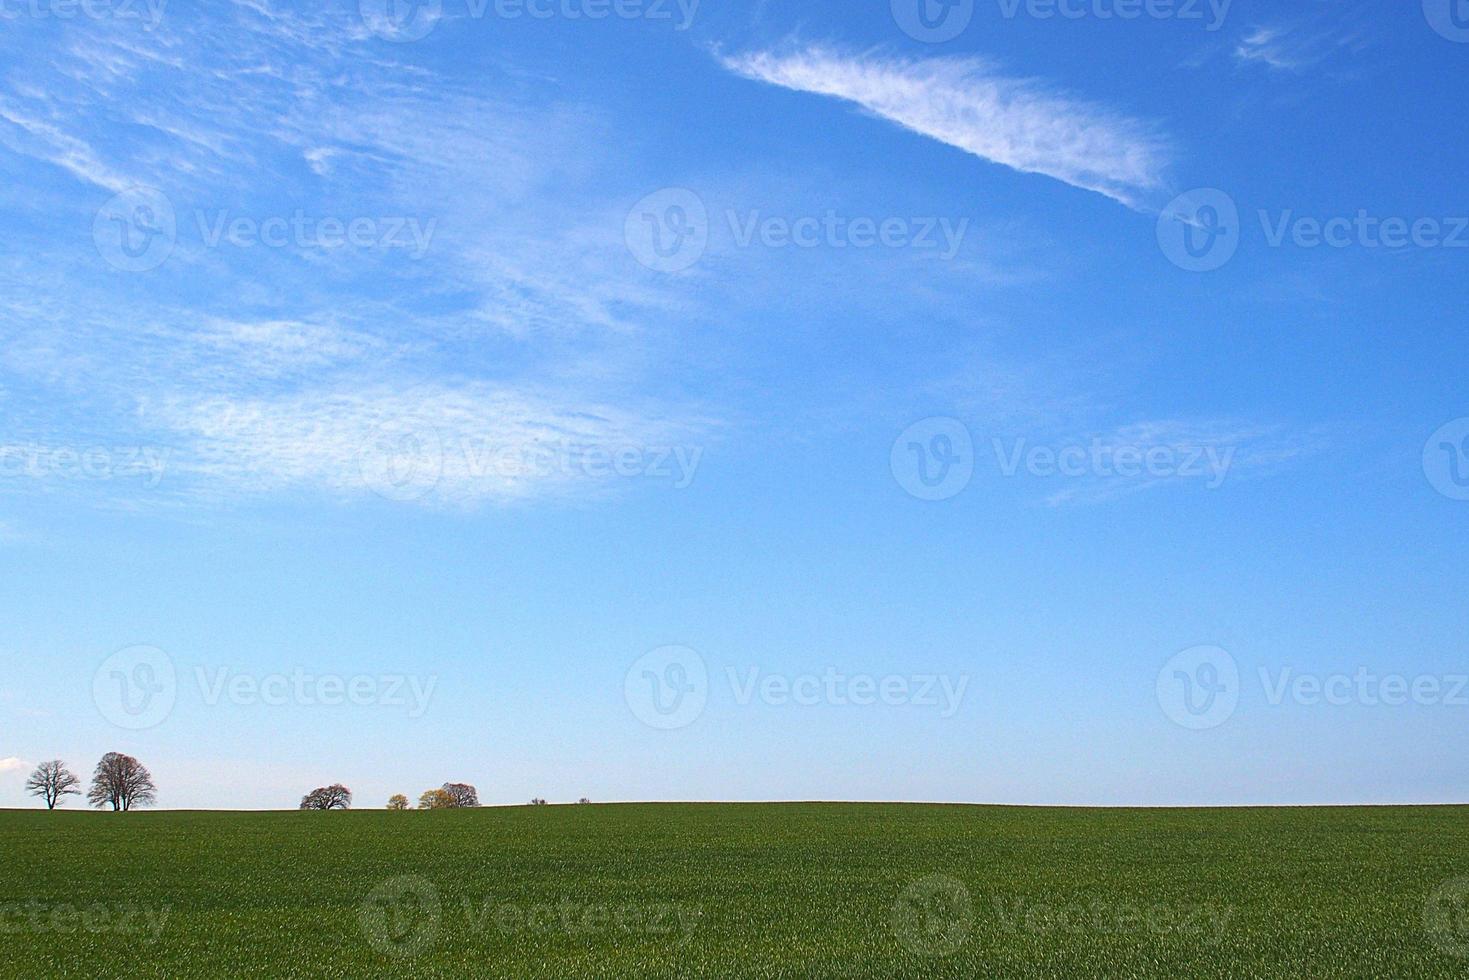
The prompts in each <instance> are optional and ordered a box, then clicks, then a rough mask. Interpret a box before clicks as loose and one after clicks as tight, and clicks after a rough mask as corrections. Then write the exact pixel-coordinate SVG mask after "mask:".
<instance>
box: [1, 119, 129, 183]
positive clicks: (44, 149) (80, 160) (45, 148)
mask: <svg viewBox="0 0 1469 980" xmlns="http://www.w3.org/2000/svg"><path fill="white" fill-rule="evenodd" d="M0 120H3V121H4V122H6V123H9V124H10V125H9V126H8V127H4V126H0V142H3V143H4V144H5V145H7V146H9V147H10V148H11V149H12V150H14V151H15V152H17V153H23V154H26V155H27V156H32V157H36V158H38V159H41V160H46V161H48V162H50V163H53V164H55V165H56V166H58V167H61V168H62V169H64V170H67V171H69V172H70V173H71V174H72V175H73V176H75V177H77V178H79V179H80V180H84V181H86V182H87V183H90V184H95V185H97V186H98V187H101V188H103V189H105V190H109V191H112V192H114V193H121V192H122V191H124V190H126V189H127V188H128V187H129V186H131V183H132V182H131V181H129V180H128V179H127V178H126V177H123V176H122V175H121V174H119V173H117V172H116V171H115V170H113V169H112V168H111V167H109V166H107V165H106V164H104V163H103V162H102V161H101V160H100V159H99V158H98V156H97V153H96V151H94V150H93V149H92V147H91V146H90V145H89V144H87V143H86V142H85V141H84V140H82V139H80V138H78V137H75V136H72V135H69V134H68V133H65V132H63V131H62V130H61V129H59V128H58V127H56V126H53V125H51V124H50V123H49V122H46V121H45V120H44V119H37V118H35V117H33V116H30V115H27V114H26V113H24V112H22V111H21V110H19V109H17V108H16V107H14V106H11V105H8V104H6V103H5V102H4V101H3V100H0Z"/></svg>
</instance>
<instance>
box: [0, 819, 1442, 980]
mask: <svg viewBox="0 0 1469 980" xmlns="http://www.w3.org/2000/svg"><path fill="white" fill-rule="evenodd" d="M0 855H3V865H0V867H3V871H0V972H3V975H5V976H15V977H38V976H58V975H59V976H77V977H82V976H105V977H124V976H127V977H179V976H200V977H202V976H232V975H246V974H273V975H278V976H338V977H362V976H383V975H402V976H410V975H412V976H517V977H524V976H568V975H578V976H667V977H672V976H688V975H703V976H758V977H776V976H812V975H824V976H837V975H842V976H874V977H881V976H911V977H945V976H976V975H978V976H1001V977H1026V976H1047V977H1073V976H1096V975H1105V976H1158V977H1178V976H1225V975H1228V976H1291V977H1297V976H1312V977H1326V976H1360V977H1381V976H1442V977H1449V976H1457V977H1463V976H1466V975H1469V928H1466V926H1469V919H1466V917H1465V914H1464V910H1465V909H1469V901H1466V900H1460V899H1461V898H1462V896H1465V895H1469V882H1466V883H1464V885H1463V888H1462V889H1460V888H1459V887H1458V886H1455V885H1454V884H1453V883H1454V882H1455V880H1456V879H1458V878H1460V877H1462V876H1469V808H1458V807H1435V808H1430V807H1423V808H1375V809H1374V808H1349V809H1276V810H1263V809H1256V810H1061V809H1020V808H1009V807H965V806H920V805H886V804H883V805H856V804H789V805H723V804H706V805H682V804H679V805H636V806H567V807H524V808H510V809H488V808H487V809H481V810H459V811H452V810H451V811H439V812H408V813H387V812H382V811H360V810H359V811H356V812H347V813H130V814H112V813H79V812H57V813H46V812H42V811H13V810H12V811H0Z"/></svg>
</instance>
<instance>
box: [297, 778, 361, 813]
mask: <svg viewBox="0 0 1469 980" xmlns="http://www.w3.org/2000/svg"><path fill="white" fill-rule="evenodd" d="M351 808H352V791H351V790H350V789H348V788H347V787H345V786H343V785H342V784H341V783H332V784H331V785H330V786H318V787H317V788H316V789H314V790H312V791H311V792H309V793H307V794H306V795H305V796H303V797H301V809H303V810H349V809H351Z"/></svg>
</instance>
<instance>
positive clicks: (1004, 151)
mask: <svg viewBox="0 0 1469 980" xmlns="http://www.w3.org/2000/svg"><path fill="white" fill-rule="evenodd" d="M720 61H721V63H722V64H723V65H724V66H725V67H726V68H728V69H729V70H730V71H733V72H736V73H738V74H740V75H743V76H745V77H746V78H750V79H754V80H757V81H761V82H766V83H768V84H771V85H778V86H780V87H782V88H788V89H792V90H794V91H798V92H809V93H812V94H814V95H825V96H830V97H832V98H837V99H842V100H844V101H847V102H851V103H854V104H856V105H859V106H861V107H862V108H864V109H866V110H867V111H869V112H871V113H873V114H874V115H877V116H878V117H880V118H882V119H886V120H888V121H889V122H893V123H896V124H898V125H899V126H903V127H904V128H906V129H910V130H912V131H913V132H916V133H920V134H922V135H924V136H927V137H929V138H931V139H935V140H938V141H939V142H942V143H946V144H948V145H950V146H953V147H956V148H958V149H961V150H964V151H965V152H967V153H972V154H973V155H975V156H977V157H980V158H981V159H984V160H988V161H990V162H992V163H998V164H1000V165H1002V166H1006V167H1009V168H1011V169H1012V170H1018V171H1021V172H1023V173H1035V174H1044V175H1045V176H1048V177H1052V178H1055V179H1056V180H1060V181H1063V182H1065V183H1067V184H1070V185H1072V186H1073V187H1079V188H1082V189H1084V190H1090V191H1096V192H1097V193H1099V194H1105V195H1106V196H1107V197H1110V198H1113V199H1114V200H1117V201H1120V202H1121V203H1123V204H1126V205H1128V206H1129V207H1136V206H1138V203H1139V199H1140V198H1141V196H1142V195H1143V194H1145V193H1146V192H1148V191H1152V190H1155V189H1157V188H1159V187H1161V186H1162V185H1163V183H1164V173H1165V171H1166V169H1167V166H1168V164H1169V161H1170V157H1171V151H1170V149H1169V144H1168V141H1167V140H1166V139H1165V138H1163V137H1162V136H1161V135H1159V133H1158V132H1157V131H1156V130H1155V128H1154V127H1153V126H1151V125H1149V124H1148V123H1146V122H1143V121H1141V120H1138V119H1133V118H1131V117H1128V116H1126V115H1123V114H1121V113H1118V112H1115V111H1113V110H1110V109H1108V108H1105V107H1103V106H1100V105H1097V104H1094V103H1091V102H1086V101H1083V100H1080V99H1076V98H1073V97H1071V96H1069V95H1066V94H1063V93H1060V92H1056V91H1052V90H1050V89H1048V88H1047V87H1046V86H1044V85H1042V84H1040V83H1038V82H1036V81H1033V80H1028V79H1021V78H1012V77H1009V76H1006V75H1004V74H1001V73H1000V72H999V71H997V70H996V69H995V68H994V67H993V66H992V65H990V64H989V63H987V62H984V61H981V60H977V59H970V58H936V59H926V60H911V59H905V58H900V57H889V56H879V55H861V54H845V53H841V52H838V51H835V50H833V49H829V48H824V47H808V48H804V49H800V50H796V51H793V52H790V53H777V52H773V51H762V52H756V53H753V54H742V55H735V56H723V57H721V58H720Z"/></svg>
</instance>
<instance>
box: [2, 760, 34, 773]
mask: <svg viewBox="0 0 1469 980" xmlns="http://www.w3.org/2000/svg"><path fill="white" fill-rule="evenodd" d="M30 766H31V764H30V763H29V762H26V761H24V760H22V759H19V758H17V757H16V756H13V755H12V756H6V757H5V758H4V759H0V776H3V775H5V774H6V773H11V772H25V771H26V770H27V769H29V768H30Z"/></svg>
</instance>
